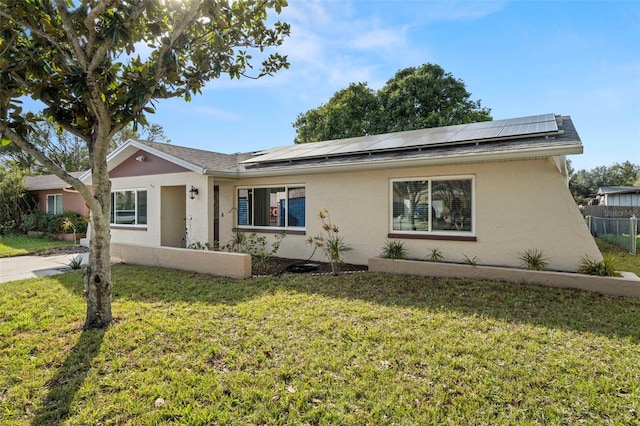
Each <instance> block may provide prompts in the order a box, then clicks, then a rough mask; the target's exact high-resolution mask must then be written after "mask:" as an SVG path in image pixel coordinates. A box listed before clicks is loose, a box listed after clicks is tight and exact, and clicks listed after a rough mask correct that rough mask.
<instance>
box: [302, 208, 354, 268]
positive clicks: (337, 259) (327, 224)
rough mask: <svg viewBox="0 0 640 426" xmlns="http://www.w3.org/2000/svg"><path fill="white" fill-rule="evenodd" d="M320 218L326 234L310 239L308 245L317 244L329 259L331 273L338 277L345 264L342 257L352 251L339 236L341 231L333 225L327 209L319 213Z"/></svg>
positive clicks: (322, 233)
mask: <svg viewBox="0 0 640 426" xmlns="http://www.w3.org/2000/svg"><path fill="white" fill-rule="evenodd" d="M318 217H319V218H320V221H321V222H322V230H323V231H324V232H321V233H319V234H318V235H316V236H315V237H309V238H308V239H307V243H309V244H315V246H316V247H319V248H321V249H322V251H323V252H324V255H325V256H326V257H327V258H328V259H329V263H330V264H331V271H332V272H333V274H334V275H338V272H339V271H340V265H342V264H343V263H344V260H343V259H342V255H343V254H344V253H345V252H348V251H350V250H351V247H349V246H347V245H346V244H345V243H344V238H343V237H342V235H339V234H338V233H339V232H340V230H339V229H338V227H337V226H336V225H334V224H332V223H331V218H330V217H329V211H328V210H327V209H324V210H321V211H319V212H318Z"/></svg>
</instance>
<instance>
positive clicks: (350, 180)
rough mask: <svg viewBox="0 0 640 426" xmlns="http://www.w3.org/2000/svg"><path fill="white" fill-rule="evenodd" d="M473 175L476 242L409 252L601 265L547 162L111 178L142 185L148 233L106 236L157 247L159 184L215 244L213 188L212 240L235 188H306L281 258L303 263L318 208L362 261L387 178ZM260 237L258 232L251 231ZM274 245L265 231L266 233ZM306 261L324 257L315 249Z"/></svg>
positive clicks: (225, 226)
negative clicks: (527, 255)
mask: <svg viewBox="0 0 640 426" xmlns="http://www.w3.org/2000/svg"><path fill="white" fill-rule="evenodd" d="M446 176H451V177H457V176H472V177H473V179H474V185H475V200H476V208H475V236H476V237H477V241H444V240H423V239H402V241H404V243H405V246H406V248H407V249H408V252H409V256H411V257H415V258H424V257H426V256H427V252H428V249H430V248H438V249H439V250H440V251H441V252H442V254H443V255H444V258H445V260H448V261H462V260H464V256H468V257H469V258H473V257H477V261H478V263H479V264H485V265H504V266H519V264H520V260H519V259H518V257H519V256H520V255H521V253H523V252H524V251H525V250H528V249H534V248H536V249H541V250H543V251H544V254H545V255H546V257H547V258H548V260H549V268H550V269H555V270H567V271H575V270H576V269H577V267H578V265H579V264H580V260H581V257H582V256H589V257H591V258H594V259H601V255H600V252H599V251H598V248H597V246H596V245H595V243H594V241H593V238H592V237H591V236H590V234H589V232H588V230H587V227H586V225H585V223H584V221H583V219H582V216H581V215H580V213H579V211H578V209H577V207H576V205H575V203H574V201H573V198H572V197H571V194H570V193H569V190H568V188H567V185H566V183H565V177H564V176H562V175H561V174H560V173H559V171H558V168H557V167H556V165H555V164H554V161H553V160H552V159H537V160H529V161H508V162H495V163H480V164H460V165H447V166H437V167H434V166H429V167H412V168H396V169H385V170H370V171H359V172H343V173H315V174H306V175H293V176H279V177H267V178H265V177H261V178H257V177H254V178H245V179H235V180H234V179H214V178H212V177H206V176H201V175H198V174H196V173H192V172H186V173H172V174H164V175H152V176H138V177H135V178H117V179H113V189H114V190H116V189H147V191H148V194H147V196H148V212H147V215H148V225H147V229H146V231H133V230H122V229H113V230H112V241H114V242H119V243H130V244H142V245H151V246H154V245H160V226H158V224H159V223H160V221H161V220H162V218H161V217H160V213H159V212H160V210H161V209H160V196H159V195H160V188H161V186H163V185H185V186H186V188H187V190H188V188H189V187H190V186H191V185H193V186H195V187H197V188H198V189H199V191H200V193H199V194H198V196H197V197H196V199H195V200H190V199H188V196H187V194H185V197H186V212H187V218H188V221H189V226H188V228H189V236H188V240H189V241H190V242H196V241H198V242H201V243H204V242H208V243H213V186H214V185H218V186H219V191H220V221H219V223H220V239H219V240H220V244H221V245H224V244H225V243H227V242H228V241H229V240H231V239H232V237H233V232H232V229H233V227H234V226H235V220H236V219H235V217H236V209H235V208H236V207H235V203H236V188H237V187H238V186H264V185H266V186H272V185H273V186H276V185H304V186H305V187H306V235H288V236H287V237H286V238H285V239H284V240H283V242H282V246H281V249H280V251H279V252H278V255H279V256H283V257H289V258H295V259H305V258H307V257H308V256H309V255H310V254H311V252H312V247H311V246H309V245H308V244H306V243H305V240H306V239H307V238H308V237H309V236H313V235H316V234H318V233H319V232H320V231H321V223H320V220H319V219H318V217H317V213H318V211H320V210H322V209H324V208H327V209H328V210H329V212H330V217H331V220H332V222H333V223H334V224H336V225H338V226H339V228H340V233H341V234H342V235H343V236H344V240H345V242H346V243H347V244H348V245H349V246H351V247H352V248H353V250H352V251H350V252H348V253H346V256H345V260H346V261H347V262H350V263H357V264H367V261H368V259H369V258H371V257H375V256H378V255H379V254H380V252H381V250H382V248H383V246H384V244H385V240H386V239H387V235H388V233H389V232H390V214H391V213H390V205H391V191H390V181H391V180H392V179H398V178H435V177H446ZM258 232H259V231H258ZM265 235H267V236H268V238H269V239H270V240H271V241H272V240H273V234H265ZM313 259H314V260H318V261H319V260H324V258H323V256H322V254H321V253H320V252H316V254H315V256H314V258H313Z"/></svg>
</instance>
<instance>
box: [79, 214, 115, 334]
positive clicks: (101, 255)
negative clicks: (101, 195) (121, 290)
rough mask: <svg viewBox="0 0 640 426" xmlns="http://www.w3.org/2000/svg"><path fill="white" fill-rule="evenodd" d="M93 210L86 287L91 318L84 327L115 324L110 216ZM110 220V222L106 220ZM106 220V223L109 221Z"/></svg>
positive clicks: (88, 313) (88, 311)
mask: <svg viewBox="0 0 640 426" xmlns="http://www.w3.org/2000/svg"><path fill="white" fill-rule="evenodd" d="M97 216H102V215H100V214H96V212H93V214H92V219H91V225H92V229H91V231H92V232H91V239H90V243H89V264H88V265H87V269H86V271H85V278H84V289H85V297H86V299H87V317H86V319H85V322H84V329H85V330H87V329H92V328H103V327H106V326H108V325H109V324H111V321H112V320H113V317H112V315H111V259H110V257H111V250H110V246H111V241H110V239H111V233H110V230H109V216H106V218H105V217H103V218H100V219H99V218H98V217H97ZM105 219H106V221H105ZM105 222H106V223H105Z"/></svg>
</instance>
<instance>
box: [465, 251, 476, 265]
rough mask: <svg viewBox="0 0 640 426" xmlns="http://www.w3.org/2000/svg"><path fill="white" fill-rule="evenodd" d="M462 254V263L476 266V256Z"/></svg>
mask: <svg viewBox="0 0 640 426" xmlns="http://www.w3.org/2000/svg"><path fill="white" fill-rule="evenodd" d="M462 256H464V263H466V264H467V265H471V266H478V256H473V257H469V256H467V255H466V254H463V255H462Z"/></svg>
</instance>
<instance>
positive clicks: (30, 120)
mask: <svg viewBox="0 0 640 426" xmlns="http://www.w3.org/2000/svg"><path fill="white" fill-rule="evenodd" d="M286 4H287V3H286V1H285V0H233V1H230V0H144V1H143V0H81V1H80V0H74V1H72V0H52V1H42V0H3V1H2V2H0V134H1V135H2V143H3V144H6V143H8V142H9V143H13V144H15V145H16V146H18V147H20V148H21V149H22V150H24V151H26V152H28V153H29V154H30V155H32V156H33V157H34V158H35V159H36V160H37V161H38V162H39V163H40V164H42V165H43V166H45V167H46V168H47V169H48V170H49V171H50V172H52V173H54V174H55V175H57V176H58V177H60V178H61V179H63V180H64V181H65V182H67V183H69V184H70V185H72V186H73V187H74V189H76V190H77V191H78V192H79V193H80V194H81V195H82V196H83V198H84V200H85V202H86V204H87V205H88V206H89V208H90V210H91V226H92V233H91V240H90V253H89V265H88V266H87V269H86V273H85V295H86V299H87V316H86V319H85V324H84V327H85V328H95V327H104V326H106V325H108V324H109V323H110V322H111V320H112V314H111V301H110V297H111V286H112V283H111V265H110V224H109V223H110V211H111V182H110V180H109V176H108V170H107V162H106V157H107V153H108V152H109V148H110V143H111V140H112V139H113V137H114V136H115V135H116V134H117V133H118V132H120V131H121V130H122V129H124V128H125V127H127V126H128V125H130V124H132V125H133V126H134V127H135V126H137V125H138V124H147V117H146V116H147V114H150V113H153V112H154V110H155V108H156V107H157V101H159V100H161V99H166V98H171V97H182V98H184V99H185V100H187V101H188V100H189V99H190V98H191V96H192V95H194V94H197V93H200V91H201V89H202V88H203V86H204V85H205V84H206V82H207V81H209V80H211V79H216V78H219V77H221V76H222V75H224V74H226V75H229V76H230V77H231V78H240V77H243V76H245V77H250V78H259V77H262V76H266V75H270V74H273V73H275V72H277V71H278V70H280V69H282V68H283V67H288V62H287V59H286V57H283V56H281V55H280V54H279V53H277V52H276V51H275V48H277V47H278V46H280V45H281V44H282V42H283V41H284V39H285V38H286V37H287V36H288V35H289V25H288V24H286V23H282V22H280V21H275V20H273V19H271V18H270V16H269V14H270V13H271V12H273V11H275V12H276V13H279V12H280V11H281V9H282V7H284V6H286ZM253 54H255V55H256V56H257V58H256V59H254V58H253V56H252V55H253ZM256 61H259V62H260V65H259V66H257V67H256V68H254V66H253V63H254V62H256ZM25 96H30V97H31V98H32V99H34V100H36V101H38V102H39V103H41V104H43V105H44V109H43V110H42V113H43V115H44V117H45V119H46V120H49V121H51V122H53V123H56V125H58V126H59V127H61V128H62V129H64V130H65V131H67V132H69V133H70V134H72V135H74V136H77V137H78V138H80V139H81V140H82V141H83V142H84V144H85V145H86V148H87V151H88V154H89V160H90V164H89V166H90V169H91V175H92V185H93V191H91V190H89V188H88V187H87V186H86V185H84V184H83V182H81V181H79V180H78V179H76V178H74V177H73V176H71V175H70V174H69V173H67V172H66V171H65V170H64V169H63V168H62V167H60V166H59V165H57V164H56V163H55V162H54V161H52V159H51V158H49V157H48V156H47V155H46V153H45V152H43V151H42V149H40V147H39V146H38V145H37V144H36V143H34V142H33V141H32V140H31V139H30V135H31V134H32V133H33V132H34V126H35V123H37V122H38V121H39V120H40V118H39V117H38V116H37V115H36V114H34V113H33V112H31V111H26V110H24V109H23V106H22V100H23V97H25Z"/></svg>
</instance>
